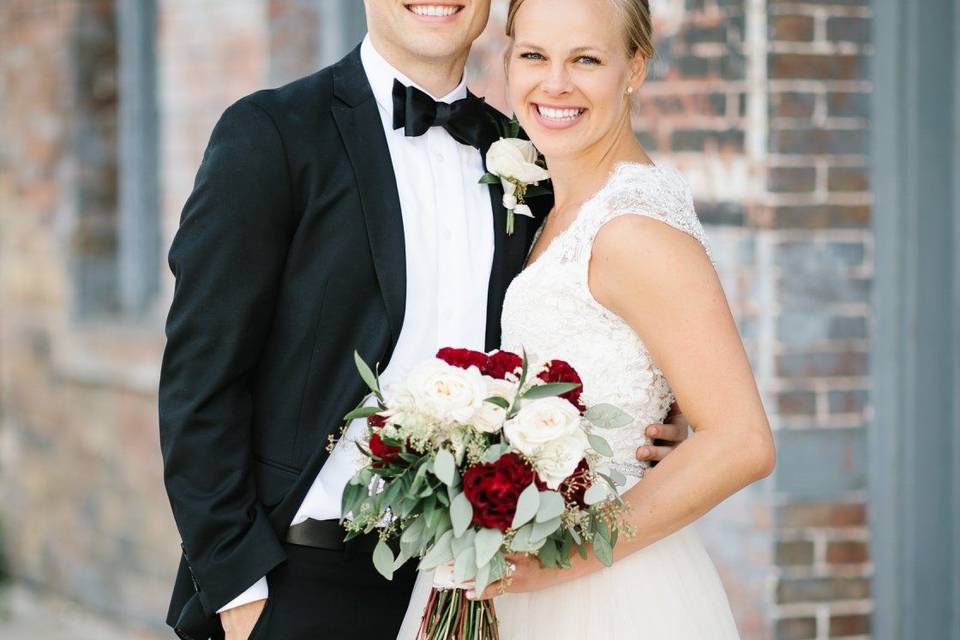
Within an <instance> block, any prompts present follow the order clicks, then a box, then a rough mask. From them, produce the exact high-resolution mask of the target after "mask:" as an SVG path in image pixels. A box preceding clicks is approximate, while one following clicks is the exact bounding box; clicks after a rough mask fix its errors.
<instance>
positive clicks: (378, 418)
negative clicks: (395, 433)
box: [367, 413, 387, 429]
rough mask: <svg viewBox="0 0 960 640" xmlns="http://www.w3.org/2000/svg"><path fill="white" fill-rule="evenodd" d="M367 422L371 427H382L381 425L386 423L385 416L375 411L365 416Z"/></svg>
mask: <svg viewBox="0 0 960 640" xmlns="http://www.w3.org/2000/svg"><path fill="white" fill-rule="evenodd" d="M367 424H368V425H370V428H371V429H382V428H383V425H385V424H387V416H382V415H380V414H379V413H375V414H373V415H372V416H370V417H368V418H367Z"/></svg>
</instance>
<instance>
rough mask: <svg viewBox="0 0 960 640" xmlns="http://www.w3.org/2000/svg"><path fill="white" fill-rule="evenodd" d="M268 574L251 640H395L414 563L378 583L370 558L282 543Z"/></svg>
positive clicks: (415, 572)
mask: <svg viewBox="0 0 960 640" xmlns="http://www.w3.org/2000/svg"><path fill="white" fill-rule="evenodd" d="M285 546H286V550H287V554H288V558H287V561H286V562H284V563H283V564H281V565H280V566H278V567H277V568H276V569H274V570H273V571H271V572H270V574H269V575H268V576H267V581H268V583H269V585H270V596H269V599H268V600H267V605H266V607H265V608H264V610H263V613H262V614H261V616H260V620H259V621H258V622H257V626H256V627H255V628H254V630H253V633H252V634H251V635H250V640H341V639H342V640H347V639H350V640H395V638H396V637H397V632H398V631H399V630H400V624H401V623H402V622H403V616H404V614H405V613H406V610H407V603H408V601H409V600H410V593H411V592H412V591H413V583H414V581H415V580H416V575H417V571H416V565H417V563H416V561H410V562H408V563H407V564H406V565H404V566H403V567H401V568H400V570H398V571H397V572H396V573H394V576H393V580H392V581H388V580H386V579H384V578H383V576H381V575H380V574H379V573H377V570H376V569H375V568H374V566H373V560H372V559H371V554H370V553H364V552H359V551H329V550H326V549H316V548H313V547H303V546H298V545H293V544H289V543H288V544H286V545H285Z"/></svg>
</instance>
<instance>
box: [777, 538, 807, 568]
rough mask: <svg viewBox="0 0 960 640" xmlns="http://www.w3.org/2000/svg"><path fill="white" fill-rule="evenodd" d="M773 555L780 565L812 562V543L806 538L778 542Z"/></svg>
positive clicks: (787, 565)
mask: <svg viewBox="0 0 960 640" xmlns="http://www.w3.org/2000/svg"><path fill="white" fill-rule="evenodd" d="M774 557H775V562H776V563H777V566H780V567H789V566H796V565H809V564H813V543H812V542H809V541H807V540H794V541H788V542H783V541H781V542H778V543H777V547H776V553H775V554H774Z"/></svg>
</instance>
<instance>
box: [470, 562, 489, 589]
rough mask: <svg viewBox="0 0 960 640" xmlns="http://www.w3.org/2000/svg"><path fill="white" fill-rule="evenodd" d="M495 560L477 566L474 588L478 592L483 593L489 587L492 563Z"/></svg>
mask: <svg viewBox="0 0 960 640" xmlns="http://www.w3.org/2000/svg"><path fill="white" fill-rule="evenodd" d="M492 564H493V562H492V561H491V562H487V563H486V564H484V565H482V566H480V567H478V568H477V577H476V578H474V585H473V588H474V589H475V590H476V592H477V593H483V592H484V591H486V589H487V587H488V586H490V582H491V580H490V578H491V565H492Z"/></svg>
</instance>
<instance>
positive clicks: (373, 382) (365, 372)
mask: <svg viewBox="0 0 960 640" xmlns="http://www.w3.org/2000/svg"><path fill="white" fill-rule="evenodd" d="M353 361H354V363H355V364H356V365H357V371H359V372H360V377H361V378H363V381H364V382H365V383H366V385H367V386H368V387H370V391H373V392H374V393H375V394H377V397H378V398H379V397H380V384H379V383H378V382H377V376H376V375H374V373H373V371H372V370H371V369H370V367H369V365H367V363H366V362H364V361H363V358H361V357H360V352H359V351H354V352H353Z"/></svg>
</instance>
